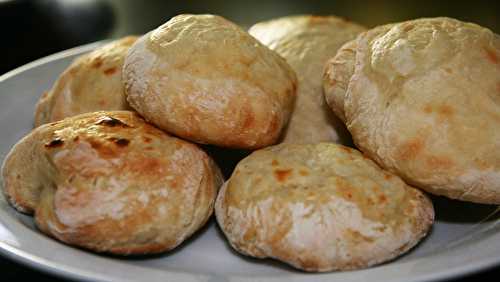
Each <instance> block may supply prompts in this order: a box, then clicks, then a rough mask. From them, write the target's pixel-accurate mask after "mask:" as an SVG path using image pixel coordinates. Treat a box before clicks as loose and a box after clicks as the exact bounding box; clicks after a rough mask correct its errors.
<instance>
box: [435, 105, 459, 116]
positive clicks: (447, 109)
mask: <svg viewBox="0 0 500 282" xmlns="http://www.w3.org/2000/svg"><path fill="white" fill-rule="evenodd" d="M454 112H455V110H454V109H453V108H452V107H451V106H449V105H441V106H440V107H439V108H438V113H439V114H440V115H441V116H443V117H451V116H452V115H453V113H454Z"/></svg>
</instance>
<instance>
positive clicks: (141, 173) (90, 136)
mask: <svg viewBox="0 0 500 282" xmlns="http://www.w3.org/2000/svg"><path fill="white" fill-rule="evenodd" d="M2 175H3V181H4V192H5V194H6V196H7V197H6V198H7V199H8V201H9V202H10V203H11V204H12V205H13V206H14V207H15V208H16V209H17V210H19V211H21V212H25V213H34V216H35V222H36V224H37V226H38V227H39V229H41V231H43V232H44V233H46V234H48V235H50V236H52V237H55V238H57V239H58V240H61V241H63V242H65V243H67V244H70V245H75V246H79V247H83V248H86V249H90V250H93V251H97V252H108V253H114V254H121V255H128V254H146V253H158V252H163V251H167V250H170V249H172V248H175V247H176V246H178V245H179V244H180V243H181V242H182V241H184V240H185V239H186V238H188V237H189V236H190V235H191V234H193V233H194V232H195V231H196V230H198V229H199V228H200V227H201V226H202V225H203V224H204V223H205V222H206V221H207V219H208V218H209V217H210V215H211V214H212V210H213V204H214V201H215V197H216V193H217V189H218V187H219V186H220V184H221V183H222V177H221V174H220V171H219V169H218V168H217V166H216V165H215V163H214V162H213V161H212V160H211V159H210V158H209V157H208V156H207V155H206V154H205V153H204V152H203V151H202V150H201V149H199V148H198V147H197V146H196V145H193V144H190V143H189V142H186V141H183V140H181V139H178V138H175V137H172V136H169V135H168V134H166V133H164V132H163V131H161V130H159V129H157V128H155V127H154V126H152V125H150V124H148V123H146V122H144V120H143V119H142V118H141V117H139V116H138V115H137V114H136V113H134V112H128V111H115V112H94V113H88V114H82V115H78V116H75V117H71V118H67V119H64V120H61V121H58V122H55V123H49V124H46V125H42V126H40V127H38V128H35V129H34V130H33V131H32V132H31V133H29V134H28V135H27V136H26V137H24V138H23V139H22V140H21V141H19V142H18V143H17V144H16V145H15V146H14V147H13V148H12V150H11V151H10V153H9V154H8V156H7V158H6V159H5V162H4V165H3V168H2Z"/></svg>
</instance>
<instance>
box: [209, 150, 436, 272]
mask: <svg viewBox="0 0 500 282" xmlns="http://www.w3.org/2000/svg"><path fill="white" fill-rule="evenodd" d="M215 213H216V217H217V221H218V223H219V226H220V227H221V229H222V230H223V232H224V234H225V235H226V237H227V239H228V241H229V243H230V244H231V246H232V247H233V248H234V249H236V250H237V251H238V252H240V253H242V254H245V255H248V256H252V257H257V258H266V257H270V258H275V259H278V260H281V261H283V262H286V263H288V264H290V265H292V266H294V267H296V268H299V269H302V270H305V271H331V270H347V269H358V268H364V267H368V266H371V265H375V264H378V263H382V262H385V261H388V260H390V259H393V258H395V257H397V256H399V255H401V254H403V253H405V252H406V251H408V250H409V249H410V248H412V247H413V246H415V245H416V244H417V243H418V242H419V240H420V239H422V238H423V237H424V236H425V235H426V234H427V232H428V231H429V229H430V227H431V225H432V223H433V220H434V209H433V207H432V203H431V202H430V200H429V199H428V198H427V197H426V196H425V195H424V194H422V192H420V191H418V190H417V189H415V188H412V187H410V186H408V185H407V184H405V183H404V182H403V181H402V180H401V179H400V178H399V177H397V176H395V175H393V174H391V173H388V172H385V171H384V170H382V169H380V168H379V167H378V166H377V165H376V164H375V163H374V162H373V161H371V160H369V159H367V158H365V157H364V156H363V155H362V154H361V153H360V152H358V151H357V150H354V149H351V148H349V147H345V146H341V145H337V144H333V143H319V144H308V145H298V144H280V145H277V146H271V147H267V148H265V149H261V150H258V151H255V152H253V153H252V154H251V155H250V156H249V157H247V158H245V159H244V160H243V161H241V162H240V163H239V164H238V165H237V167H236V169H235V171H234V173H233V175H232V176H231V178H230V179H229V180H228V181H227V182H226V183H225V184H224V185H223V188H222V189H221V191H220V192H219V195H218V197H217V201H216V204H215Z"/></svg>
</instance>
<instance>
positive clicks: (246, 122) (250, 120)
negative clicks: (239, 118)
mask: <svg viewBox="0 0 500 282" xmlns="http://www.w3.org/2000/svg"><path fill="white" fill-rule="evenodd" d="M243 112H244V119H243V128H244V129H248V128H251V127H253V125H254V123H255V117H254V116H253V113H252V111H251V110H250V109H248V108H246V107H245V108H244V110H243Z"/></svg>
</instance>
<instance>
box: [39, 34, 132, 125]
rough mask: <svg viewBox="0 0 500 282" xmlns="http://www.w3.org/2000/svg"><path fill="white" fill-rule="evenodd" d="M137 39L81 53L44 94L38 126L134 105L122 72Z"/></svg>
mask: <svg viewBox="0 0 500 282" xmlns="http://www.w3.org/2000/svg"><path fill="white" fill-rule="evenodd" d="M136 40H137V37H135V36H127V37H124V38H122V39H119V40H115V41H112V42H110V43H108V44H106V45H104V46H102V47H99V48H97V49H96V50H94V51H92V52H90V53H88V54H85V55H82V56H80V57H78V58H77V59H76V60H75V61H74V62H73V63H72V64H71V65H70V66H69V67H68V68H67V69H66V70H65V71H64V72H63V73H62V74H61V76H60V77H59V78H58V79H57V81H56V82H55V83H54V86H53V87H52V89H51V90H50V91H48V92H45V93H44V94H43V95H42V96H41V97H40V100H39V101H38V103H37V105H36V109H35V127H37V126H40V125H42V124H45V123H48V122H54V121H58V120H61V119H64V118H66V117H70V116H74V115H77V114H82V113H88V112H95V111H100V110H106V111H112V110H128V109H130V107H129V106H128V103H127V101H126V99H125V93H124V88H123V85H122V81H121V74H122V67H123V61H124V59H125V55H126V54H127V51H128V49H129V48H130V46H132V44H133V43H134V42H135V41H136Z"/></svg>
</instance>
